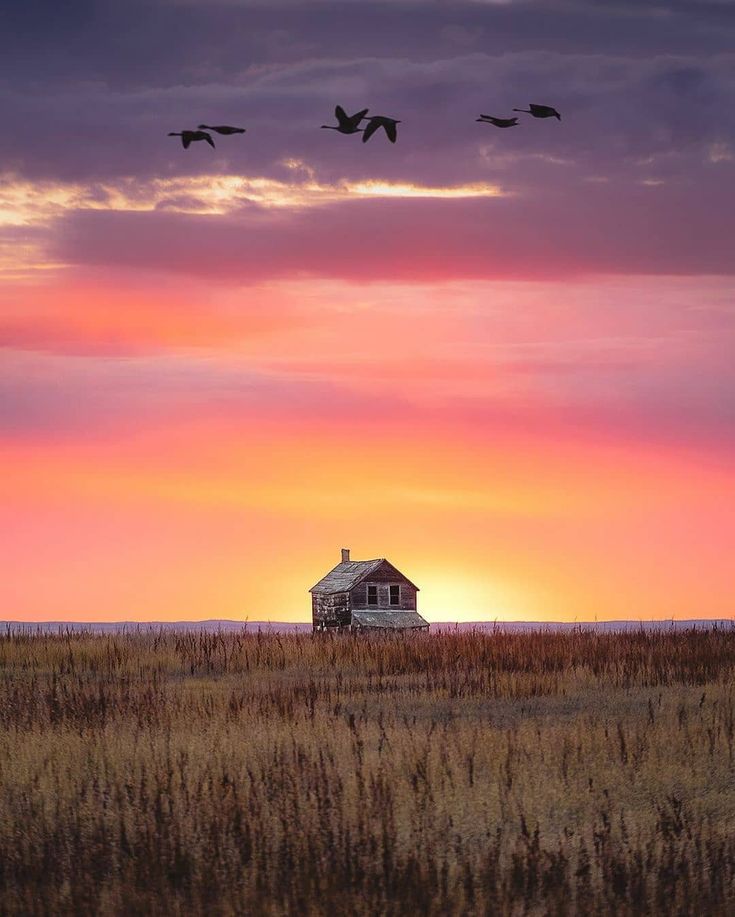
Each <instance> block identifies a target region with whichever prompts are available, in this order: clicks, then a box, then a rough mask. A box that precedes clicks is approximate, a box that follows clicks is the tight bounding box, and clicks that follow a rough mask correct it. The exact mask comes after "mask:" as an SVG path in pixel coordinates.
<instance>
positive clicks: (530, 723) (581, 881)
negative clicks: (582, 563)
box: [0, 629, 735, 915]
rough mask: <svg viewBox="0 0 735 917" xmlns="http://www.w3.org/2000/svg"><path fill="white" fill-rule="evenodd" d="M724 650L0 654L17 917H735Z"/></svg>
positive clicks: (567, 646)
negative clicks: (489, 916)
mask: <svg viewBox="0 0 735 917" xmlns="http://www.w3.org/2000/svg"><path fill="white" fill-rule="evenodd" d="M734 739H735V631H733V630H722V629H720V630H714V631H696V632H695V631H687V632H679V633H673V632H672V633H669V632H646V633H643V632H640V633H639V632H636V633H627V634H591V633H584V632H573V633H564V634H541V633H530V634H501V633H498V634H495V635H493V634H473V633H456V634H453V633H447V634H439V635H421V636H419V637H414V638H403V637H397V638H392V637H385V638H365V637H363V638H354V637H350V636H344V637H334V638H332V637H312V636H310V635H308V636H306V635H298V634H297V635H260V634H255V633H247V632H244V633H242V634H226V635H218V634H176V633H147V634H138V635H134V634H131V635H101V636H94V635H56V636H53V635H48V634H46V635H40V636H28V635H26V636H24V635H20V634H13V633H10V632H8V633H7V634H5V635H4V636H2V637H0V913H2V914H9V915H15V914H65V913H78V914H85V915H86V914H103V915H104V914H123V913H124V914H149V913H150V914H160V915H164V914H165V915H171V914H208V915H215V914H217V915H218V914H241V913H248V914H264V915H270V914H273V915H277V914H306V915H310V914H314V915H318V914H328V915H348V914H395V915H399V914H401V915H403V914H432V915H434V914H436V915H440V914H441V915H443V914H568V913H569V914H574V913H576V914H610V915H613V914H614V915H626V914H630V915H632V914H642V913H651V914H663V913H665V914H667V915H677V914H727V913H730V914H732V913H734V912H735V830H733V825H735V771H734V762H733V752H734V748H733V742H734Z"/></svg>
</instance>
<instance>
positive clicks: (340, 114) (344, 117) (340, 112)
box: [334, 105, 350, 125]
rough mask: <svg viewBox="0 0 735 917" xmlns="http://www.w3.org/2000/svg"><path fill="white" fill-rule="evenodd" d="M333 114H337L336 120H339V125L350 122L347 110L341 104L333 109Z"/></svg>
mask: <svg viewBox="0 0 735 917" xmlns="http://www.w3.org/2000/svg"><path fill="white" fill-rule="evenodd" d="M334 114H335V115H336V116H337V120H338V121H339V123H340V125H345V124H349V123H350V118H349V115H348V114H347V112H346V111H345V110H344V108H342V106H341V105H338V106H337V107H336V108H335V109H334Z"/></svg>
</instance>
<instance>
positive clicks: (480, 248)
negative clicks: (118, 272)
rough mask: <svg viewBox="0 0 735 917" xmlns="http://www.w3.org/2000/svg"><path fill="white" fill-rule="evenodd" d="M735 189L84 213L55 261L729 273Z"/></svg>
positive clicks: (361, 271)
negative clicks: (218, 211)
mask: <svg viewBox="0 0 735 917" xmlns="http://www.w3.org/2000/svg"><path fill="white" fill-rule="evenodd" d="M733 238H735V188H730V189H729V190H728V189H727V188H721V186H720V183H719V180H718V179H717V177H716V175H714V174H710V175H709V176H708V180H707V181H702V182H700V183H699V184H697V185H694V184H692V183H681V184H673V185H672V187H669V186H667V185H663V186H653V187H649V186H646V185H640V184H639V185H632V184H631V185H628V186H627V187H620V186H610V185H609V184H596V183H591V184H588V185H586V186H584V185H579V186H578V187H576V188H575V189H573V190H572V189H571V188H570V187H569V186H568V185H567V186H562V187H560V188H554V187H550V188H548V189H545V190H544V191H543V192H539V193H538V194H532V195H531V194H529V195H526V196H519V197H506V198H503V197H501V198H471V199H459V200H436V199H391V198H380V199H358V200H352V201H341V202H339V203H336V204H332V205H325V206H321V207H309V208H305V209H300V210H280V209H278V210H272V209H271V210H263V209H260V208H257V207H249V208H246V209H243V210H242V211H241V212H239V213H235V214H231V215H229V216H222V215H220V216H202V215H186V214H180V213H167V212H165V211H157V212H150V213H126V212H106V211H86V212H77V213H75V214H73V215H70V216H68V217H67V218H66V219H65V220H64V221H63V223H61V224H60V225H59V227H58V240H57V246H56V248H55V250H54V252H53V254H54V257H57V258H59V259H61V260H62V261H67V262H71V263H75V264H81V265H97V266H110V267H126V268H135V269H147V270H150V269H160V270H163V271H170V272H174V273H183V274H187V273H188V274H192V275H198V276H203V277H206V278H209V279H212V280H215V281H216V280H218V279H219V280H226V281H237V282H240V283H248V282H258V281H263V280H266V279H270V278H278V279H282V278H286V277H299V276H312V277H313V276H316V277H331V278H341V279H349V280H353V281H358V282H359V281H364V282H369V281H371V280H404V281H405V280H424V281H426V280H448V279H458V278H474V279H478V278H483V279H497V278H515V279H541V278H548V277H565V276H580V275H584V274H592V273H621V274H730V273H732V272H733V270H735V260H734V259H733V257H732V251H733V248H732V240H733Z"/></svg>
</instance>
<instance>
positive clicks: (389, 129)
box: [383, 121, 398, 143]
mask: <svg viewBox="0 0 735 917" xmlns="http://www.w3.org/2000/svg"><path fill="white" fill-rule="evenodd" d="M383 127H384V128H385V132H386V134H387V135H388V140H390V142H391V143H395V142H396V137H397V136H398V125H397V124H396V123H395V121H385V122H384V123H383Z"/></svg>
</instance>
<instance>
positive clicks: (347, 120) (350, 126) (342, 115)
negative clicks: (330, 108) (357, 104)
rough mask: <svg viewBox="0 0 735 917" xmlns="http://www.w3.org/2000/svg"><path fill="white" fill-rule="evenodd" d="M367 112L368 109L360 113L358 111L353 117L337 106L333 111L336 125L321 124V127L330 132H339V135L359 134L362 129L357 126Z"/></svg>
mask: <svg viewBox="0 0 735 917" xmlns="http://www.w3.org/2000/svg"><path fill="white" fill-rule="evenodd" d="M368 111H369V109H367V108H363V110H362V111H358V112H356V113H355V114H354V115H348V114H347V112H346V111H345V110H344V108H342V106H341V105H338V106H337V107H336V108H335V109H334V114H335V116H336V118H337V124H322V127H324V128H326V129H327V130H330V131H339V132H340V134H359V133H360V131H361V130H363V128H361V127H359V124H360V122H361V121H362V119H363V118H364V117H365V115H366V114H367V113H368Z"/></svg>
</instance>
